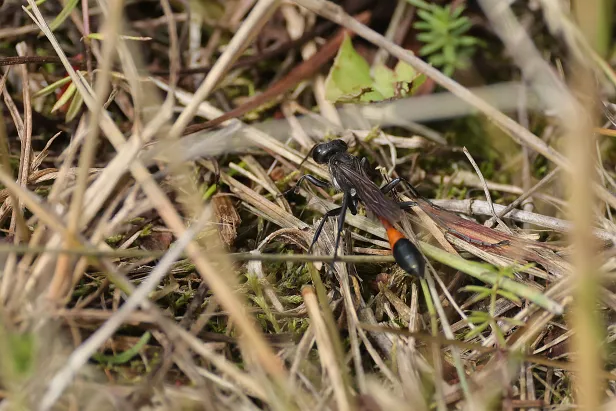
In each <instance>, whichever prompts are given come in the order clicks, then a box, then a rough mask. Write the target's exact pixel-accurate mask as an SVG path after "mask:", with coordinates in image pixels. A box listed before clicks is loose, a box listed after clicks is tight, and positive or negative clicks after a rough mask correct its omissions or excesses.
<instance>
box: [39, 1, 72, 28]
mask: <svg viewBox="0 0 616 411" xmlns="http://www.w3.org/2000/svg"><path fill="white" fill-rule="evenodd" d="M77 4H79V0H68V1H67V2H66V4H65V5H64V8H63V9H62V11H60V13H59V14H58V15H57V16H56V18H55V19H53V21H52V22H51V23H49V29H50V30H51V31H55V30H56V29H57V28H58V27H60V26H61V25H62V23H64V20H66V19H67V18H68V16H70V14H71V12H72V11H73V10H75V7H77ZM41 35H42V33H41V34H40V35H39V36H41Z"/></svg>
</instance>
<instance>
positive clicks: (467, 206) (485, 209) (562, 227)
mask: <svg viewBox="0 0 616 411" xmlns="http://www.w3.org/2000/svg"><path fill="white" fill-rule="evenodd" d="M432 202H433V203H434V204H436V205H438V206H440V207H442V208H444V209H446V210H449V211H454V212H456V213H464V214H468V215H486V216H489V215H492V213H491V210H490V205H489V204H488V203H487V202H486V201H481V200H471V199H469V200H432ZM505 208H506V207H505V206H503V205H500V204H494V209H495V210H496V211H497V212H498V213H502V211H503V210H505ZM502 217H503V218H510V219H512V220H514V221H518V222H521V223H529V224H535V225H537V226H539V227H544V228H549V229H551V230H555V231H558V232H561V233H566V232H570V231H571V229H572V225H571V223H570V222H569V221H566V220H562V219H560V218H555V217H549V216H546V215H543V214H537V213H531V212H529V211H524V210H518V209H514V210H511V211H509V212H507V214H505V215H503V216H502ZM592 233H593V234H594V235H595V236H596V237H597V238H600V239H602V240H605V241H612V242H614V241H616V236H615V235H614V234H612V233H609V232H608V231H605V230H600V229H593V230H592Z"/></svg>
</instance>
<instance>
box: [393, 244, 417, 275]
mask: <svg viewBox="0 0 616 411" xmlns="http://www.w3.org/2000/svg"><path fill="white" fill-rule="evenodd" d="M391 251H392V253H393V255H394V258H395V259H396V263H398V265H399V266H400V268H402V269H403V270H404V271H406V272H407V273H409V274H411V275H416V276H418V277H420V278H423V276H424V269H425V262H424V259H423V256H422V255H421V253H420V252H419V250H417V247H415V245H414V244H413V243H412V242H411V241H410V240H409V239H408V238H400V239H399V240H398V241H396V242H395V244H393V248H392V250H391Z"/></svg>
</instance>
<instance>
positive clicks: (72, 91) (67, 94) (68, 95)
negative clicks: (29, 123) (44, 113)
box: [51, 83, 77, 113]
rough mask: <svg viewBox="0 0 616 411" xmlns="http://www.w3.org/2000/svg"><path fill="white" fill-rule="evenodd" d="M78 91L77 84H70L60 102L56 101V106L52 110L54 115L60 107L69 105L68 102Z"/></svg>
mask: <svg viewBox="0 0 616 411" xmlns="http://www.w3.org/2000/svg"><path fill="white" fill-rule="evenodd" d="M76 91H77V87H75V83H71V84H69V85H68V87H67V88H66V90H65V91H64V94H62V95H61V96H60V98H59V99H58V101H56V104H54V105H53V107H52V108H51V112H52V113H53V112H54V111H57V110H59V109H60V107H62V106H63V105H65V104H66V103H68V101H69V100H70V99H71V97H73V95H74V94H75V92H76Z"/></svg>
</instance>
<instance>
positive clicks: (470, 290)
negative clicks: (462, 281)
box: [460, 285, 492, 293]
mask: <svg viewBox="0 0 616 411" xmlns="http://www.w3.org/2000/svg"><path fill="white" fill-rule="evenodd" d="M460 291H462V292H468V293H483V292H485V291H488V292H492V289H491V288H487V287H482V286H480V285H467V286H464V287H462V288H460Z"/></svg>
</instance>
